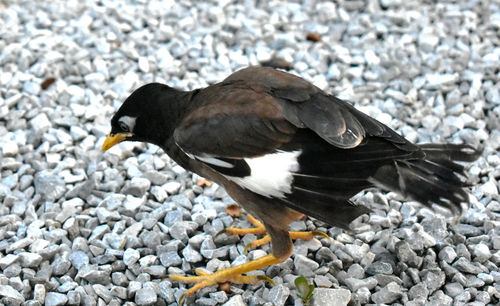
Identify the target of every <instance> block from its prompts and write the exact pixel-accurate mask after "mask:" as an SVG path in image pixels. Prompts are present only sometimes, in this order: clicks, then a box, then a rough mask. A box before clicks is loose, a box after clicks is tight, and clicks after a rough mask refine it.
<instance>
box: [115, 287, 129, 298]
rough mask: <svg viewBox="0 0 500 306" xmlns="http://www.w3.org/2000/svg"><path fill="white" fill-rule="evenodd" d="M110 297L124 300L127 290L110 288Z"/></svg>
mask: <svg viewBox="0 0 500 306" xmlns="http://www.w3.org/2000/svg"><path fill="white" fill-rule="evenodd" d="M111 295H112V296H116V297H117V298H119V299H122V300H126V299H127V288H124V287H120V286H113V287H112V288H111Z"/></svg>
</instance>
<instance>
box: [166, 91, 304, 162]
mask: <svg viewBox="0 0 500 306" xmlns="http://www.w3.org/2000/svg"><path fill="white" fill-rule="evenodd" d="M240 83H241V82H236V83H233V82H228V83H219V84H216V85H214V86H210V87H208V88H205V89H203V90H201V91H200V92H199V93H198V94H196V96H194V97H193V100H192V101H191V103H192V105H193V107H192V109H193V110H192V111H191V112H189V113H188V115H187V116H186V117H185V118H184V120H183V121H182V122H181V124H180V125H179V126H178V127H177V129H176V130H175V132H174V138H175V141H176V143H177V144H178V145H179V146H180V147H181V148H182V149H183V150H184V151H186V152H188V153H190V154H193V155H198V156H203V155H210V156H217V157H226V158H243V157H252V156H259V155H263V154H266V153H270V152H273V151H275V150H276V149H277V148H279V147H280V146H281V145H282V144H283V143H286V142H288V141H290V139H291V138H292V137H293V135H294V134H295V131H296V129H297V127H295V126H294V125H293V124H291V123H290V122H288V121H287V120H286V119H285V118H284V117H283V110H282V106H281V105H280V103H279V102H278V101H277V100H275V99H274V98H273V97H272V96H270V95H268V94H266V93H265V92H264V91H262V90H261V89H259V88H252V87H248V86H242V84H240Z"/></svg>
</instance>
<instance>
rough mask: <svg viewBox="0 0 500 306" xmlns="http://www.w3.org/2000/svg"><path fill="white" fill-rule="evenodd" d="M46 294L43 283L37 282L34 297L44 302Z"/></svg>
mask: <svg viewBox="0 0 500 306" xmlns="http://www.w3.org/2000/svg"><path fill="white" fill-rule="evenodd" d="M45 294H46V290H45V286H44V285H43V284H35V288H34V289H33V299H35V300H37V301H38V302H40V303H44V302H45Z"/></svg>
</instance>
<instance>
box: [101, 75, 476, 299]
mask: <svg viewBox="0 0 500 306" xmlns="http://www.w3.org/2000/svg"><path fill="white" fill-rule="evenodd" d="M124 140H132V141H144V142H149V143H153V144H156V145H158V146H160V147H161V148H163V150H164V151H165V152H166V153H167V154H168V155H169V156H170V157H171V158H172V159H173V160H174V161H176V162H177V163H178V164H179V165H181V166H182V167H184V168H185V169H187V170H189V171H192V172H195V173H197V174H199V175H201V176H203V177H205V178H207V179H209V180H212V181H215V182H217V183H218V184H219V185H221V186H224V188H225V189H226V191H227V192H228V194H229V195H230V196H231V197H232V198H233V199H234V200H235V201H236V202H237V203H239V204H240V205H241V206H242V207H243V208H244V209H245V210H247V211H248V212H249V213H250V214H252V215H253V216H255V217H256V218H257V219H258V220H260V222H262V223H260V222H259V221H257V220H254V221H253V222H252V223H254V224H256V225H258V227H257V229H255V231H254V232H259V233H260V232H264V230H263V228H262V226H261V225H260V224H263V226H264V227H265V230H266V231H267V233H268V234H269V235H270V239H271V240H272V254H269V255H266V256H264V257H261V258H259V259H256V260H253V261H251V262H247V263H244V264H242V265H239V266H236V267H232V268H228V269H224V270H220V271H217V272H216V273H214V274H206V273H199V276H192V277H181V276H175V275H174V276H170V278H171V279H173V280H175V281H181V282H188V283H197V284H196V285H195V286H194V287H192V288H191V289H189V290H187V291H186V292H185V296H189V295H191V294H193V293H194V292H195V291H196V290H198V289H200V288H203V287H206V286H210V285H214V284H217V283H224V282H236V283H255V282H257V281H258V280H259V279H262V278H258V277H255V276H242V274H244V273H247V272H249V271H252V270H256V269H260V268H263V267H266V266H269V265H273V264H277V263H280V262H283V261H284V260H286V259H287V258H288V257H289V256H290V255H291V254H292V249H293V244H292V241H291V237H290V234H289V232H288V225H289V224H290V223H291V222H293V221H295V220H296V219H297V218H299V217H300V216H302V214H305V215H308V216H311V217H314V218H316V219H319V220H321V221H323V222H326V223H328V224H330V225H332V226H337V227H342V228H347V227H348V225H349V223H350V222H351V221H352V220H353V219H355V218H357V217H358V216H360V215H362V214H364V213H366V212H369V209H368V208H366V207H363V206H359V205H356V204H354V203H353V202H351V201H350V200H349V198H351V197H352V196H354V195H355V194H356V193H358V192H359V191H361V190H363V189H365V188H369V187H374V186H376V187H380V188H383V189H385V190H391V191H395V192H399V193H401V194H403V195H405V196H407V197H408V198H412V199H414V200H417V201H419V202H420V203H422V204H423V205H426V206H430V207H431V206H433V205H434V204H436V205H439V206H443V207H445V208H448V209H450V210H452V211H459V210H460V208H461V203H468V194H467V193H466V191H465V189H464V187H466V186H468V185H467V183H466V182H465V173H464V167H463V166H462V165H460V164H458V163H456V162H470V161H473V160H475V159H476V158H477V157H478V155H479V153H480V152H479V151H478V150H475V149H473V148H472V147H470V146H468V145H457V144H422V145H416V144H413V143H411V142H409V141H408V140H406V139H405V138H403V137H402V136H400V135H399V134H397V133H396V132H395V131H393V130H392V129H390V128H389V127H387V126H386V125H384V124H382V123H380V122H379V121H377V120H375V119H373V118H371V117H369V116H367V115H366V114H364V113H362V112H360V111H358V110H356V109H355V108H354V107H353V106H351V105H350V104H349V103H347V102H344V101H342V100H340V99H338V98H336V97H334V96H332V95H329V94H327V93H325V92H324V91H322V90H320V89H319V88H317V87H316V86H314V85H312V84H311V83H309V82H307V81H305V80H303V79H301V78H300V77H297V76H294V75H292V74H289V73H286V72H282V71H278V70H274V69H272V68H264V67H249V68H246V69H242V70H240V71H238V72H235V73H233V74H232V75H230V76H229V77H228V78H226V79H225V80H224V81H222V82H220V83H217V84H214V85H211V86H208V87H206V88H203V89H196V90H193V91H182V90H178V89H175V88H171V87H169V86H167V85H163V84H159V83H151V84H147V85H144V86H142V87H140V88H139V89H137V90H136V91H135V92H134V93H132V95H131V96H130V97H129V98H127V99H126V100H125V102H124V103H123V105H122V106H121V107H120V109H119V110H118V111H117V112H116V114H115V115H114V116H113V118H112V119H111V133H110V134H109V135H108V137H107V138H106V140H105V142H104V145H103V148H102V149H103V151H106V150H108V149H109V148H111V147H112V146H114V145H115V144H117V143H119V142H121V141H124ZM246 232H248V231H246ZM230 233H239V232H238V231H237V230H235V229H233V230H232V231H230ZM312 234H315V233H312ZM311 237H312V236H311V233H306V234H304V235H303V236H301V235H299V234H297V233H295V235H294V237H293V238H306V239H307V238H311Z"/></svg>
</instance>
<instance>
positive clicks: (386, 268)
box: [366, 261, 392, 275]
mask: <svg viewBox="0 0 500 306" xmlns="http://www.w3.org/2000/svg"><path fill="white" fill-rule="evenodd" d="M366 273H368V274H370V275H377V274H392V266H391V264H390V263H388V262H384V261H376V262H374V263H372V264H370V265H369V266H368V267H366Z"/></svg>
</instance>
